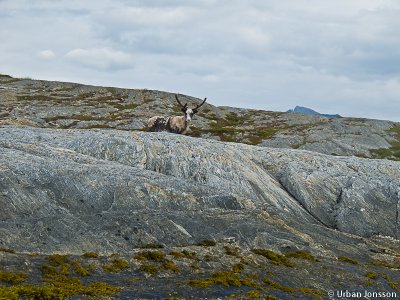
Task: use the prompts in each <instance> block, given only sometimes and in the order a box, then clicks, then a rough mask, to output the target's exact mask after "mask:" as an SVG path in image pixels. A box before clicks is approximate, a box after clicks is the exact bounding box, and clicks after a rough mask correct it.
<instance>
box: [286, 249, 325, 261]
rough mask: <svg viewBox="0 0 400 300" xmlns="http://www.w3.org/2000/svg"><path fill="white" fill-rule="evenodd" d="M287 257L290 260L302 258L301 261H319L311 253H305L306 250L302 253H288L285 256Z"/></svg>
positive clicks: (301, 251)
mask: <svg viewBox="0 0 400 300" xmlns="http://www.w3.org/2000/svg"><path fill="white" fill-rule="evenodd" d="M285 256H286V257H288V258H300V259H306V260H310V261H315V262H317V261H319V260H318V259H317V258H315V257H314V256H313V255H312V254H311V253H310V251H305V250H300V251H294V252H288V253H286V254H285Z"/></svg>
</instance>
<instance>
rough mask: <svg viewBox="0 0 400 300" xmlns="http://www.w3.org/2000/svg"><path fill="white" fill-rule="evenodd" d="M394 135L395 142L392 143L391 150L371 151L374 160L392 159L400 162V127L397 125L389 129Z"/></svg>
mask: <svg viewBox="0 0 400 300" xmlns="http://www.w3.org/2000/svg"><path fill="white" fill-rule="evenodd" d="M389 132H390V133H392V134H393V135H394V138H395V140H394V141H392V142H391V143H390V145H391V146H390V147H389V148H380V149H370V150H369V151H370V152H371V153H372V155H373V157H374V158H380V159H391V160H396V161H400V125H396V126H394V127H392V128H391V129H389Z"/></svg>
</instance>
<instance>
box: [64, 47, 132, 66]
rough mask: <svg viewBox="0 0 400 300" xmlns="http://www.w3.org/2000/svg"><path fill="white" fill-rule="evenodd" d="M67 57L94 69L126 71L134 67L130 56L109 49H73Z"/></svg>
mask: <svg viewBox="0 0 400 300" xmlns="http://www.w3.org/2000/svg"><path fill="white" fill-rule="evenodd" d="M65 57H66V58H67V59H69V60H71V61H73V62H76V63H78V64H81V65H83V66H86V67H90V68H94V69H100V70H105V69H124V68H129V67H132V58H131V56H130V55H129V54H126V53H124V52H121V51H117V50H113V49H108V48H92V49H73V50H71V51H69V52H68V53H67V54H66V55H65Z"/></svg>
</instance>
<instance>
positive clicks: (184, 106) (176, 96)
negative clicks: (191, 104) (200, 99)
mask: <svg viewBox="0 0 400 300" xmlns="http://www.w3.org/2000/svg"><path fill="white" fill-rule="evenodd" d="M175 99H176V101H178V103H179V105H180V106H181V107H182V109H186V107H187V103H186V104H185V105H182V103H181V101H179V99H178V95H177V94H175Z"/></svg>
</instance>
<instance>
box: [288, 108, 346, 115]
mask: <svg viewBox="0 0 400 300" xmlns="http://www.w3.org/2000/svg"><path fill="white" fill-rule="evenodd" d="M287 112H289V113H298V114H305V115H319V116H324V117H334V118H341V117H342V116H341V115H338V114H321V113H319V112H317V111H315V110H313V109H311V108H308V107H303V106H296V107H295V108H294V109H289V110H288V111H287Z"/></svg>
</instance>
